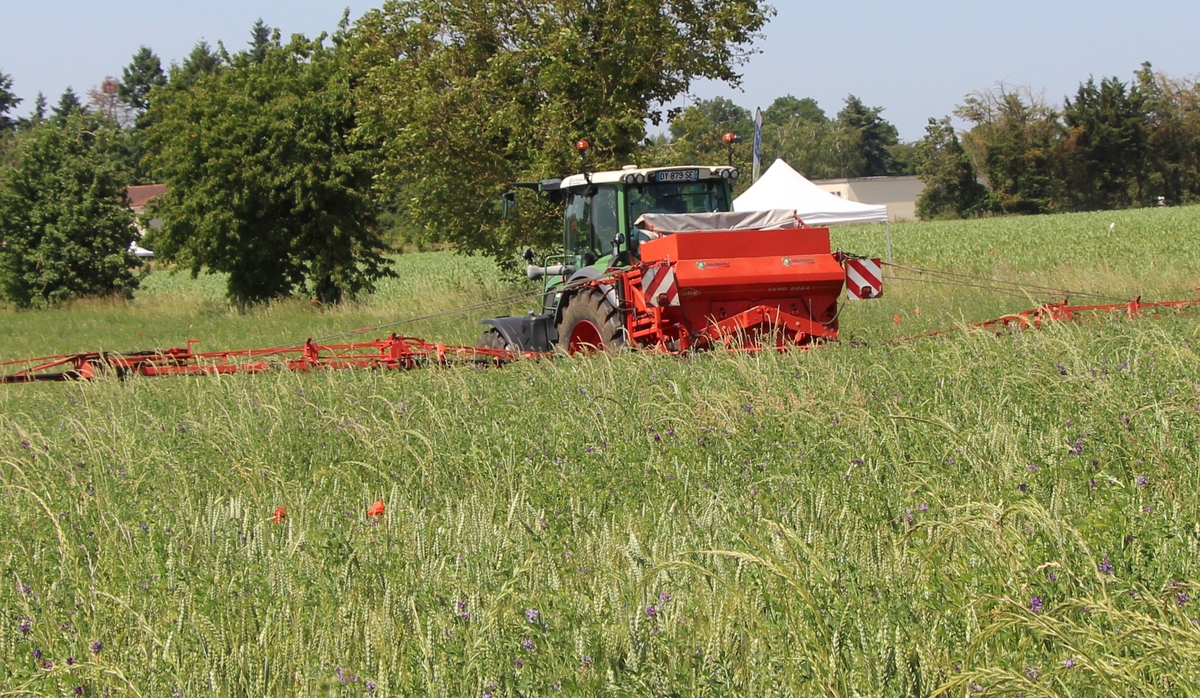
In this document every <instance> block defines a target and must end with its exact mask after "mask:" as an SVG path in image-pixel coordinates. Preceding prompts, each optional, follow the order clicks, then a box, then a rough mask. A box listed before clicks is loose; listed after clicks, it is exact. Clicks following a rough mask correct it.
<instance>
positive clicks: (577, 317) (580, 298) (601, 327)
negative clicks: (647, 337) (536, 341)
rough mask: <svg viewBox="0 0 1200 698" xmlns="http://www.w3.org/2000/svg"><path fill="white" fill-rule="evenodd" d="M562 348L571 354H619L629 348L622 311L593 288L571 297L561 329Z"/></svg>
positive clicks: (559, 330)
mask: <svg viewBox="0 0 1200 698" xmlns="http://www.w3.org/2000/svg"><path fill="white" fill-rule="evenodd" d="M558 345H559V346H561V347H563V348H564V349H566V350H567V353H569V354H590V353H592V352H596V351H605V352H608V353H610V354H612V353H615V352H617V351H619V350H620V349H621V347H623V346H625V323H624V318H623V316H622V314H621V311H620V310H618V309H617V308H614V307H612V305H610V304H609V303H608V301H606V300H604V293H602V292H601V291H600V290H599V289H595V288H589V289H587V290H586V291H580V292H579V293H577V294H576V295H574V296H572V297H571V300H570V302H569V303H567V307H566V309H565V310H563V314H562V322H561V323H559V325H558Z"/></svg>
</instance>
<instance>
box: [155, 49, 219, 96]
mask: <svg viewBox="0 0 1200 698" xmlns="http://www.w3.org/2000/svg"><path fill="white" fill-rule="evenodd" d="M226 58H227V56H226V55H225V49H224V48H223V47H222V46H220V44H218V45H217V49H216V50H213V48H212V47H211V46H209V45H208V42H207V41H198V42H196V45H195V46H194V47H192V50H191V53H189V54H188V55H187V57H186V58H184V59H183V63H182V64H180V65H175V64H174V63H172V64H171V71H170V72H171V75H170V78H169V79H168V83H169V84H170V85H171V86H172V87H173V88H176V89H187V88H189V87H191V86H192V85H194V84H196V82H197V81H198V80H200V78H202V77H204V76H205V75H212V74H213V73H217V72H220V70H221V67H222V66H223V65H225V63H226Z"/></svg>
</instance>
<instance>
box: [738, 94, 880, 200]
mask: <svg viewBox="0 0 1200 698" xmlns="http://www.w3.org/2000/svg"><path fill="white" fill-rule="evenodd" d="M859 141H860V139H859V134H858V131H857V130H855V129H854V128H851V127H849V126H847V125H846V124H844V123H842V122H841V121H832V120H830V119H829V117H828V116H827V115H826V114H825V110H824V109H821V107H820V105H818V104H817V101H816V100H814V99H812V98H811V97H805V98H803V99H797V98H796V97H793V96H792V95H786V96H784V97H780V98H778V99H776V100H775V101H774V102H772V103H771V106H769V107H767V108H766V109H765V110H763V143H762V156H763V162H764V164H766V165H768V166H769V165H770V163H771V162H773V161H774V160H775V159H777V158H778V159H782V160H784V161H785V162H787V163H788V164H789V165H791V166H792V167H794V168H795V169H796V170H797V171H798V172H800V173H801V174H803V175H804V176H806V177H808V178H810V179H831V178H834V177H857V176H859V175H860V174H861V173H862V171H863V167H864V164H863V157H862V154H861V153H860V152H859V147H858V146H859Z"/></svg>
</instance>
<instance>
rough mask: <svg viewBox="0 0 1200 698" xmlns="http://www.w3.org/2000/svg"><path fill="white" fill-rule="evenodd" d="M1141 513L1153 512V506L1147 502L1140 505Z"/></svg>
mask: <svg viewBox="0 0 1200 698" xmlns="http://www.w3.org/2000/svg"><path fill="white" fill-rule="evenodd" d="M1142 513H1144V514H1153V513H1154V507H1152V506H1150V505H1149V504H1147V505H1146V506H1144V507H1142Z"/></svg>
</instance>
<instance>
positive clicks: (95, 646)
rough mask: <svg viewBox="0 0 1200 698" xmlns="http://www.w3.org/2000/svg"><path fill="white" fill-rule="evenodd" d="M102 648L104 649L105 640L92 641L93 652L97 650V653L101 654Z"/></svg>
mask: <svg viewBox="0 0 1200 698" xmlns="http://www.w3.org/2000/svg"><path fill="white" fill-rule="evenodd" d="M102 649H104V643H103V642H100V641H99V640H96V641H95V642H93V643H92V652H95V653H96V654H100V650H102Z"/></svg>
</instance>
